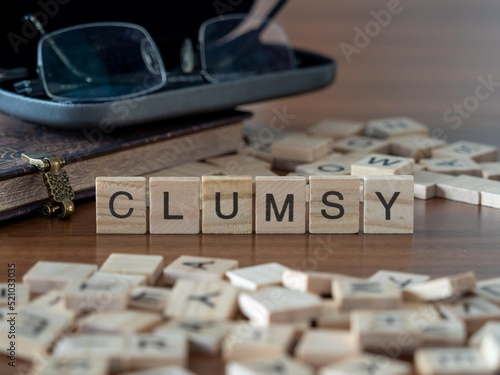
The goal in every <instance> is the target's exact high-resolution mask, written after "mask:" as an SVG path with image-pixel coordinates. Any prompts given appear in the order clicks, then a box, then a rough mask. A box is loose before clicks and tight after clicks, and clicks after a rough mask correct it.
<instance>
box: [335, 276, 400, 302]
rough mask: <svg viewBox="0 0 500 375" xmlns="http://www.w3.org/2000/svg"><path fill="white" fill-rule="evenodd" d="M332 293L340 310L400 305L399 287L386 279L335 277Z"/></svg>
mask: <svg viewBox="0 0 500 375" xmlns="http://www.w3.org/2000/svg"><path fill="white" fill-rule="evenodd" d="M333 294H334V295H335V300H336V301H338V306H339V308H340V309H341V310H353V309H365V308H366V309H373V310H375V309H379V310H380V309H395V308H398V307H399V306H401V302H402V297H401V296H402V295H401V289H400V288H399V287H398V286H397V285H395V284H394V283H393V282H390V281H387V280H381V281H372V280H352V279H342V278H339V279H335V280H334V281H333Z"/></svg>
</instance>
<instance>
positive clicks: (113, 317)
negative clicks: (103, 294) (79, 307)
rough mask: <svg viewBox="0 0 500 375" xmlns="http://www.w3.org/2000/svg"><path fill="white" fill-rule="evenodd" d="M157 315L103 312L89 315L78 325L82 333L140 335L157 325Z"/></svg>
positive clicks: (159, 318) (143, 312) (126, 311)
mask: <svg viewBox="0 0 500 375" xmlns="http://www.w3.org/2000/svg"><path fill="white" fill-rule="evenodd" d="M161 321H162V317H161V315H160V314H159V313H153V312H147V311H135V310H124V311H104V312H97V313H94V314H90V315H88V316H86V317H84V318H82V319H81V320H80V321H79V323H78V326H77V327H78V329H79V331H80V332H82V333H108V334H133V333H142V332H146V331H148V330H149V329H151V328H152V327H153V326H155V325H157V324H159V323H160V322H161Z"/></svg>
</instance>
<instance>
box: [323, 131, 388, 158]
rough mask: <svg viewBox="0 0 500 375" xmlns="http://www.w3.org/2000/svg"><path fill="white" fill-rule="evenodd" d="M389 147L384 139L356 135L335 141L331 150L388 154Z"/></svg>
mask: <svg viewBox="0 0 500 375" xmlns="http://www.w3.org/2000/svg"><path fill="white" fill-rule="evenodd" d="M390 147H391V144H390V143H389V142H388V141H386V140H382V139H376V138H370V137H365V136H361V135H356V136H352V137H348V138H345V139H342V140H341V141H337V142H335V143H334V145H333V150H334V151H339V152H366V153H372V152H375V153H379V154H388V153H389V150H390Z"/></svg>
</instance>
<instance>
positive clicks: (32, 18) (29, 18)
mask: <svg viewBox="0 0 500 375" xmlns="http://www.w3.org/2000/svg"><path fill="white" fill-rule="evenodd" d="M24 18H25V19H26V20H27V21H29V22H31V23H32V24H33V25H34V26H35V28H36V29H37V30H38V32H39V33H40V34H41V35H46V34H47V32H46V31H45V29H44V28H43V25H42V24H41V22H40V21H39V20H38V19H37V18H36V17H35V15H33V14H31V13H29V14H27V15H26V16H24ZM47 41H48V42H49V44H50V47H51V48H52V49H53V50H54V52H55V53H56V55H57V56H58V57H59V58H60V59H61V61H62V62H63V64H64V65H65V66H66V67H67V68H68V69H69V70H70V71H71V72H72V73H73V74H74V75H75V76H77V77H79V78H82V79H83V80H85V82H92V78H90V77H87V76H86V75H85V74H83V73H81V72H79V71H78V69H76V68H75V67H74V66H73V65H72V64H71V61H70V59H69V58H68V56H66V55H65V53H64V52H63V51H61V49H60V48H59V46H58V45H57V43H56V42H54V39H52V38H47Z"/></svg>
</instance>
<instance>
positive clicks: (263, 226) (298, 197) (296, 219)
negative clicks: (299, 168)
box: [255, 176, 306, 234]
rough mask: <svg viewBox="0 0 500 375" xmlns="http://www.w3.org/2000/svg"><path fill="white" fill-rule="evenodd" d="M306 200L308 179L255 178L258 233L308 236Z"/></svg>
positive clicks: (256, 225)
mask: <svg viewBox="0 0 500 375" xmlns="http://www.w3.org/2000/svg"><path fill="white" fill-rule="evenodd" d="M305 196H306V179H305V177H301V176H290V177H288V176H287V177H266V176H262V177H261V176H257V177H255V232H256V233H258V234H266V233H268V234H271V233H284V234H291V233H296V234H303V233H305V229H306V228H305V227H306V199H305Z"/></svg>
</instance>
